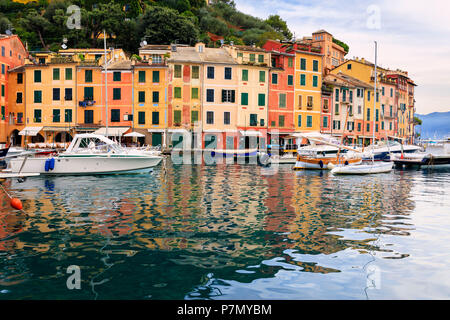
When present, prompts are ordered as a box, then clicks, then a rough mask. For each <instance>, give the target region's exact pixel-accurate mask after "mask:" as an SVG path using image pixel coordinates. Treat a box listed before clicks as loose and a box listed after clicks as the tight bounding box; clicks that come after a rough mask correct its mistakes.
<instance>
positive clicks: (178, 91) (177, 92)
mask: <svg viewBox="0 0 450 320" xmlns="http://www.w3.org/2000/svg"><path fill="white" fill-rule="evenodd" d="M173 90H174V97H175V98H177V99H180V98H181V87H175V88H174V89H173Z"/></svg>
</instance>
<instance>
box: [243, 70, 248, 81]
mask: <svg viewBox="0 0 450 320" xmlns="http://www.w3.org/2000/svg"><path fill="white" fill-rule="evenodd" d="M242 81H248V70H247V69H243V70H242Z"/></svg>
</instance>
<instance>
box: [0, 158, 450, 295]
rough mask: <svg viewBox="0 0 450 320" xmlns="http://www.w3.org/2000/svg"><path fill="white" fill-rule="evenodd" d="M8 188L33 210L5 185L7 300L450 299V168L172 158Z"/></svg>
mask: <svg viewBox="0 0 450 320" xmlns="http://www.w3.org/2000/svg"><path fill="white" fill-rule="evenodd" d="M4 186H5V187H6V188H7V189H8V190H9V191H10V192H11V194H13V195H14V196H16V197H18V198H20V199H22V202H23V204H24V211H25V212H26V213H28V216H27V215H24V214H20V213H17V212H16V211H13V210H12V209H11V208H10V206H9V202H8V199H7V198H6V196H5V195H4V194H3V193H0V299H449V298H450V275H449V270H450V193H449V191H450V169H445V168H442V169H434V170H432V171H430V170H425V169H424V170H414V171H399V170H395V171H393V172H392V173H390V174H379V175H371V176H362V177H358V176H349V177H334V176H332V175H330V174H329V173H328V172H323V173H321V172H314V171H310V172H303V171H292V170H291V169H290V166H282V167H279V169H278V170H277V171H276V170H274V169H267V168H261V167H258V166H254V165H237V164H234V165H216V166H204V165H173V164H172V163H171V162H170V160H169V159H167V161H165V165H160V166H158V167H157V168H155V170H154V171H153V173H151V174H145V175H123V176H94V177H89V176H86V177H49V178H46V177H38V178H29V179H28V180H26V181H25V182H23V183H18V182H17V181H15V180H13V181H7V182H5V183H4ZM71 265H77V266H79V267H80V270H81V289H80V290H76V289H74V290H69V289H68V288H67V285H66V281H67V279H68V277H69V276H70V274H68V273H67V268H68V267H69V266H71Z"/></svg>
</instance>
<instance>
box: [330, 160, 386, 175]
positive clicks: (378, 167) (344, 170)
mask: <svg viewBox="0 0 450 320" xmlns="http://www.w3.org/2000/svg"><path fill="white" fill-rule="evenodd" d="M393 165H394V164H393V163H392V162H384V161H383V162H376V163H366V164H359V165H339V166H334V167H332V169H331V173H332V174H373V173H387V172H390V171H392V167H393Z"/></svg>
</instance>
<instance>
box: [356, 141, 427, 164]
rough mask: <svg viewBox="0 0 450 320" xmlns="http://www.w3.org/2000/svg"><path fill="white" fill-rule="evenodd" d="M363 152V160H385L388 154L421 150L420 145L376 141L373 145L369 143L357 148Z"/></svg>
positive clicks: (387, 158)
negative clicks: (366, 145)
mask: <svg viewBox="0 0 450 320" xmlns="http://www.w3.org/2000/svg"><path fill="white" fill-rule="evenodd" d="M359 150H360V151H361V152H362V153H363V160H372V158H373V160H375V161H387V160H391V159H390V154H392V155H399V154H401V153H403V154H411V153H415V152H418V151H420V150H421V147H419V146H416V145H411V144H401V143H399V142H397V141H387V142H380V141H379V142H378V143H376V144H375V145H370V146H368V147H365V148H363V149H362V148H361V149H359Z"/></svg>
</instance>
